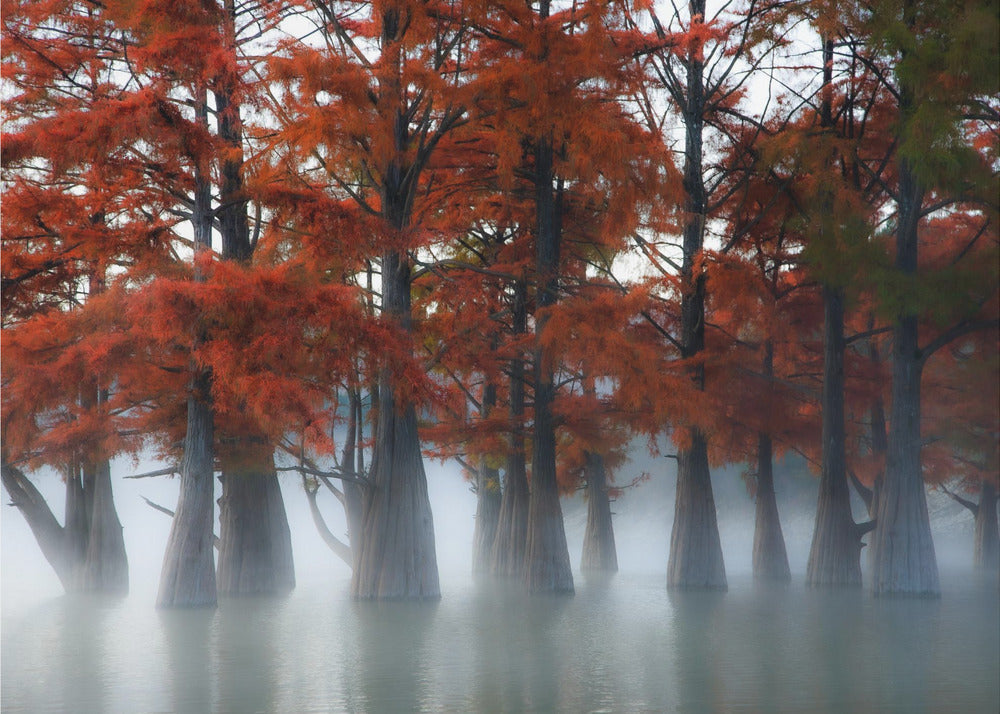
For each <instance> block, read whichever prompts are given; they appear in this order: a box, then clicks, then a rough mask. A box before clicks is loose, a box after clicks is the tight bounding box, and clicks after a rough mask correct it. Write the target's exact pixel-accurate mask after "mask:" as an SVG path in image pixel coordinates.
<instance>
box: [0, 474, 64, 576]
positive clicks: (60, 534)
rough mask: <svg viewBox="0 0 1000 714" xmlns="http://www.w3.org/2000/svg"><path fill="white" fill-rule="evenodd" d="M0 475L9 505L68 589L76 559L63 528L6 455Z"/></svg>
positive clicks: (34, 488) (40, 495)
mask: <svg viewBox="0 0 1000 714" xmlns="http://www.w3.org/2000/svg"><path fill="white" fill-rule="evenodd" d="M0 476H2V479H3V485H4V489H5V490H6V491H7V495H8V496H9V497H10V502H11V505H13V506H15V507H16V508H17V510H18V511H20V512H21V515H22V516H24V520H25V521H26V522H27V523H28V528H30V529H31V533H32V534H33V535H34V536H35V541H36V542H37V543H38V547H39V548H41V550H42V555H44V556H45V559H46V560H47V561H48V562H49V565H51V566H52V569H53V570H54V571H55V573H56V575H57V576H58V578H59V582H61V583H62V586H63V588H64V589H65V590H67V591H71V590H72V589H73V574H74V571H75V569H76V562H77V561H76V559H75V558H74V557H73V549H72V548H71V547H70V544H69V542H68V540H67V538H66V531H65V529H64V528H63V526H61V525H59V521H58V520H57V519H56V517H55V515H54V514H53V513H52V510H51V509H50V508H49V505H48V503H46V501H45V498H44V497H43V496H42V494H41V492H39V490H38V489H37V488H36V487H35V484H33V483H32V482H31V480H30V479H29V478H28V477H27V476H25V475H24V473H23V472H22V471H21V470H20V469H19V468H17V467H15V466H13V465H11V464H10V463H9V462H8V461H7V459H6V457H4V459H3V462H2V470H0Z"/></svg>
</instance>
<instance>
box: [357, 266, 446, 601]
mask: <svg viewBox="0 0 1000 714" xmlns="http://www.w3.org/2000/svg"><path fill="white" fill-rule="evenodd" d="M382 310H383V314H387V315H390V316H392V317H393V318H395V319H396V320H398V321H399V323H400V326H401V327H402V328H403V329H404V330H406V331H409V328H410V324H409V323H410V268H409V263H408V260H407V258H406V256H404V255H401V254H399V253H390V254H387V255H385V256H383V258H382ZM378 402H379V408H378V424H377V426H376V433H375V450H374V454H373V456H372V464H371V476H370V479H371V488H370V489H368V493H367V494H366V496H367V500H366V503H365V515H364V527H363V528H364V530H363V536H362V543H361V552H360V556H359V558H358V562H357V567H355V569H354V577H353V580H352V583H351V593H352V595H353V597H355V598H357V599H361V600H392V599H405V600H424V599H437V598H439V597H440V596H441V588H440V584H439V581H438V568H437V554H436V552H435V545H434V520H433V517H432V515H431V507H430V501H429V499H428V497H427V476H426V474H425V473H424V463H423V456H422V454H421V452H420V439H419V435H418V433H417V414H416V410H415V409H414V407H413V405H412V404H403V403H401V402H400V401H399V400H398V399H397V398H396V393H395V387H394V385H393V380H392V375H390V374H389V373H388V372H383V373H382V375H381V376H380V378H379V386H378Z"/></svg>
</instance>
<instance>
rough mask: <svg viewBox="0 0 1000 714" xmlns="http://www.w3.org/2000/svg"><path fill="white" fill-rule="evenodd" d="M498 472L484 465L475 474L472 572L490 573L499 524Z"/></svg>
mask: <svg viewBox="0 0 1000 714" xmlns="http://www.w3.org/2000/svg"><path fill="white" fill-rule="evenodd" d="M500 500H501V498H500V471H499V469H495V468H493V467H491V466H488V465H487V464H486V463H483V464H481V465H480V467H479V470H478V471H477V472H476V525H475V529H474V531H473V534H472V572H473V573H476V574H480V573H488V572H490V557H491V554H492V551H493V543H495V542H496V535H497V528H498V526H499V523H500Z"/></svg>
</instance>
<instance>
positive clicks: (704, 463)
mask: <svg viewBox="0 0 1000 714" xmlns="http://www.w3.org/2000/svg"><path fill="white" fill-rule="evenodd" d="M689 10H690V13H691V17H695V16H698V15H700V16H701V17H702V18H704V17H705V2H704V0H693V1H692V2H690V3H689ZM685 64H686V66H687V95H686V96H685V102H686V104H685V105H684V106H683V107H682V114H683V120H684V135H685V140H684V141H685V143H684V194H685V200H684V212H685V214H686V216H687V220H686V223H685V225H684V235H683V260H682V264H681V278H682V280H681V284H682V286H683V287H682V290H683V295H682V297H681V327H680V330H681V334H680V344H681V355H682V357H684V358H685V359H688V358H691V357H694V356H695V355H697V354H698V353H700V352H701V351H702V350H703V349H704V347H705V275H704V273H698V274H695V265H696V262H697V260H698V258H699V256H700V255H701V252H702V250H703V248H704V230H705V221H706V218H707V210H708V209H707V202H708V198H707V194H706V190H705V181H704V176H703V170H704V166H703V158H702V137H703V133H704V126H705V119H704V113H705V84H704V70H705V68H704V63H703V61H702V60H701V59H699V58H698V57H696V56H694V55H693V54H692V55H691V56H688V57H687V58H686V59H685ZM691 379H692V380H693V381H694V382H695V385H696V386H697V387H698V388H699V389H704V386H705V370H704V368H703V367H696V368H694V369H692V370H691ZM691 431H692V434H691V441H690V446H688V447H686V448H683V449H680V450H679V453H678V460H677V495H676V500H675V502H674V503H675V507H674V524H673V528H672V530H671V533H670V557H669V560H668V562H667V587H668V588H677V589H697V588H705V589H712V590H719V589H721V590H724V589H726V588H727V583H726V568H725V564H724V562H723V557H722V543H721V540H720V539H719V525H718V522H717V520H716V518H717V517H716V512H715V497H714V494H713V493H712V480H711V475H710V472H709V466H708V443H707V441H706V436H705V434H704V433H702V432H701V430H700V429H698V428H697V427H693V428H692V430H691Z"/></svg>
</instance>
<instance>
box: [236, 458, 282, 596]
mask: <svg viewBox="0 0 1000 714" xmlns="http://www.w3.org/2000/svg"><path fill="white" fill-rule="evenodd" d="M219 522H220V529H219V566H218V575H217V581H218V590H219V594H220V595H227V596H230V597H238V596H242V595H276V594H283V593H287V592H289V591H291V590H292V589H293V588H294V587H295V565H294V562H293V559H292V539H291V532H290V530H289V528H288V518H287V516H286V514H285V502H284V499H283V498H282V495H281V486H280V484H279V483H278V476H277V473H276V472H275V470H274V457H273V454H272V452H271V451H270V450H268V449H264V450H261V453H260V454H255V455H254V458H253V461H252V462H248V463H243V464H240V465H238V466H237V465H234V466H231V467H230V468H227V469H225V470H224V471H223V474H222V497H221V498H220V499H219Z"/></svg>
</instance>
